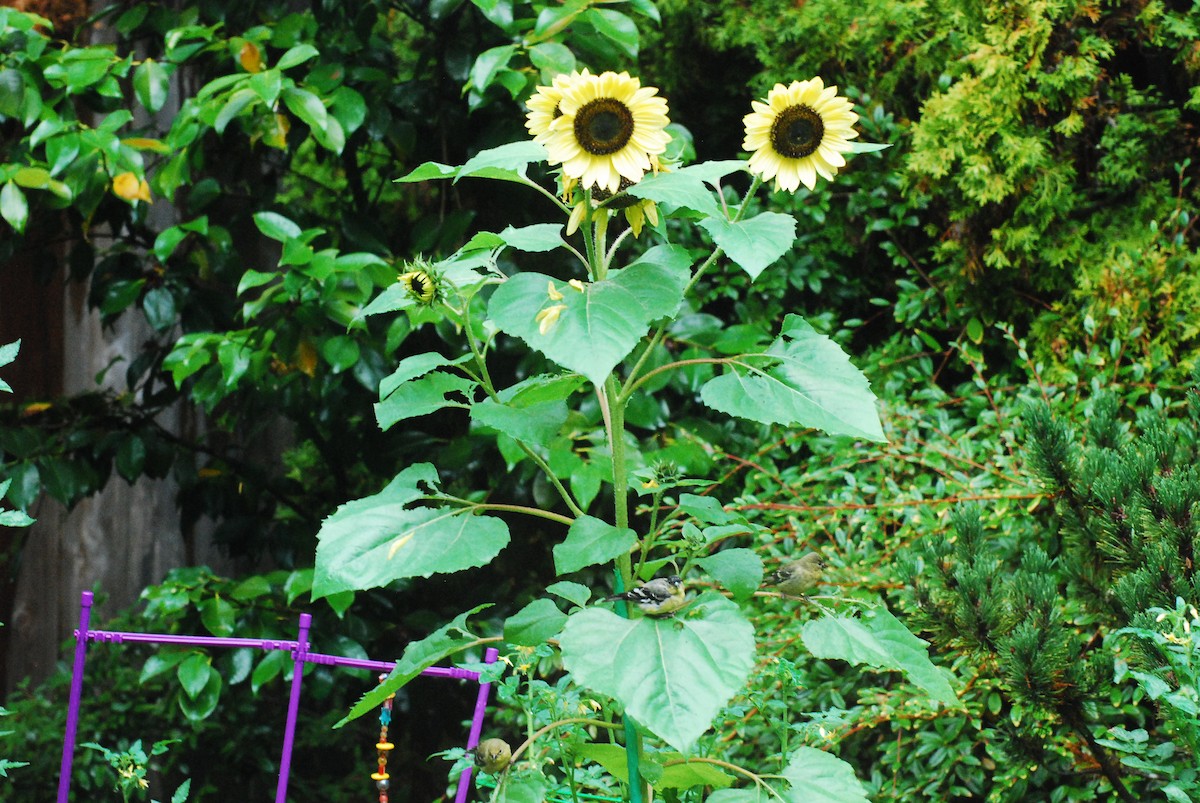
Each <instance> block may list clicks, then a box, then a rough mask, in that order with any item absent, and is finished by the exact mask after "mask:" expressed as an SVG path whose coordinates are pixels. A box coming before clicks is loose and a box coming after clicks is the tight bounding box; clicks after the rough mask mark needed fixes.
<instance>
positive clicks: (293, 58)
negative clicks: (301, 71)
mask: <svg viewBox="0 0 1200 803" xmlns="http://www.w3.org/2000/svg"><path fill="white" fill-rule="evenodd" d="M318 55H320V54H319V52H318V51H317V49H316V48H315V47H313V46H312V45H309V44H302V45H296V46H295V47H292V48H288V50H287V52H285V53H284V54H283V55H282V56H280V57H279V63H278V64H276V65H275V69H277V70H290V69H291V68H292V67H295V66H296V65H298V64H303V63H304V62H306V61H308V60H309V59H314V58H316V57H317V56H318Z"/></svg>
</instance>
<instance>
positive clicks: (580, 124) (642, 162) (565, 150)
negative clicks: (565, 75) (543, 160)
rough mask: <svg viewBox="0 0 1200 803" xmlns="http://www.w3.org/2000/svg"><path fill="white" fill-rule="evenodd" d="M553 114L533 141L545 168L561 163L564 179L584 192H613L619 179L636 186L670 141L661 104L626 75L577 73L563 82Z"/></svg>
mask: <svg viewBox="0 0 1200 803" xmlns="http://www.w3.org/2000/svg"><path fill="white" fill-rule="evenodd" d="M558 110H559V112H560V114H559V116H558V117H554V118H553V119H552V120H551V122H550V128H549V130H548V131H547V132H546V133H545V135H544V136H542V137H541V138H540V139H539V140H538V141H539V142H541V143H542V144H543V145H545V146H546V150H547V151H548V152H549V162H550V164H561V165H562V171H563V175H564V176H566V177H567V178H570V179H576V180H578V181H579V182H580V183H581V184H583V186H585V187H591V186H593V185H594V186H597V187H600V188H601V189H604V190H607V191H609V192H616V191H617V188H618V187H619V186H620V184H621V178H622V177H624V178H626V179H629V180H630V181H637V180H638V179H640V178H641V177H642V176H643V175H645V174H646V172H647V171H649V170H651V169H652V167H653V162H652V161H651V157H652V156H656V155H657V154H660V153H662V152H663V151H665V150H666V149H667V143H669V142H670V140H671V137H670V135H669V134H668V133H667V132H666V130H665V129H666V127H667V123H669V122H670V121H669V120H668V119H667V102H666V100H664V99H663V98H660V97H658V90H657V89H655V88H654V87H651V86H646V87H644V86H642V85H641V82H640V81H638V79H637V78H632V77H630V75H629V73H624V72H622V73H615V72H604V73H601V74H600V75H583V74H580V75H579V76H578V77H577V78H574V79H572V80H570V81H569V82H564V85H563V89H562V98H561V99H560V100H559V103H558ZM541 119H543V118H541V117H539V121H540V120H541Z"/></svg>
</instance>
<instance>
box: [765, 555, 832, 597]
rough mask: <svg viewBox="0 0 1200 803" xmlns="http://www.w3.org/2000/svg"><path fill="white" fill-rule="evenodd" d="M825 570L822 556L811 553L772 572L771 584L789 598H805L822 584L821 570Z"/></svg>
mask: <svg viewBox="0 0 1200 803" xmlns="http://www.w3.org/2000/svg"><path fill="white" fill-rule="evenodd" d="M824 568H825V561H824V560H823V559H822V558H821V556H820V555H818V554H817V553H816V552H809V553H808V554H807V555H805V556H804V557H802V558H800V559H799V560H794V561H791V562H790V563H785V564H784V565H783V566H781V567H780V568H779V569H777V570H776V571H774V572H772V573H771V578H770V580H769V582H770V584H771V585H773V586H778V587H779V590H780V591H782V592H783V593H784V594H787V595H788V596H789V597H803V596H805V595H806V594H808V592H810V591H812V590H814V589H815V588H816V587H817V584H818V583H820V582H821V570H822V569H824Z"/></svg>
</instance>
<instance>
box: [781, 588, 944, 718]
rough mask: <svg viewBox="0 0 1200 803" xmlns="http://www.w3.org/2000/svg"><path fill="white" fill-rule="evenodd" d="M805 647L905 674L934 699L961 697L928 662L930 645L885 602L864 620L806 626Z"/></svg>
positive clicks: (832, 618) (836, 620)
mask: <svg viewBox="0 0 1200 803" xmlns="http://www.w3.org/2000/svg"><path fill="white" fill-rule="evenodd" d="M800 637H801V639H802V640H803V641H804V646H805V647H807V648H808V651H809V652H811V653H812V654H813V655H815V656H816V657H818V658H827V659H828V658H836V659H838V660H841V661H846V662H848V663H851V664H855V665H858V664H866V665H867V666H872V667H875V668H876V669H893V670H897V671H900V672H904V673H905V674H906V675H907V676H908V679H909V681H911V682H912V683H913V684H915V685H916V686H918V687H920V688H921V689H923V690H925V691H926V692H928V693H929V694H930V695H931V696H932V697H933V698H934V699H935V700H937V701H938V702H941V703H945V704H946V705H954V704H955V703H957V702H958V698H957V697H956V696H955V694H954V689H952V688H951V687H950V683H949V681H947V680H946V676H945V675H944V674H943V672H942V671H941V670H940V669H938V668H937V667H936V666H934V664H933V662H932V661H930V660H929V654H928V651H927V648H928V646H929V643H928V642H926V641H923V640H921V639H919V638H917V637H916V636H914V635H913V634H912V633H911V632H909V630H908V628H906V627H905V626H904V625H903V624H902V623H901V622H900V621H899V620H898V619H896V617H894V616H892V614H891V613H890V612H889V611H888V610H887V608H886V607H884V606H883V605H882V603H881V604H880V605H879V606H877V607H876V608H873V609H871V610H869V611H866V612H864V613H863V616H862V618H861V619H854V618H851V617H848V616H824V617H822V618H820V619H813V620H811V621H809V622H807V623H805V625H804V627H803V629H802V630H801V632H800Z"/></svg>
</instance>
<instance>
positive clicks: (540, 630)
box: [504, 599, 567, 647]
mask: <svg viewBox="0 0 1200 803" xmlns="http://www.w3.org/2000/svg"><path fill="white" fill-rule="evenodd" d="M566 621H567V615H566V614H565V613H563V612H562V611H560V610H559V609H558V606H557V605H555V604H554V602H553V600H548V599H535V600H534V601H533V602H531V603H529V604H528V605H526V606H525V607H524V608H522V609H521V610H519V611H517V612H516V613H514V614H513V615H512V616H510V617H508V618H507V619H505V620H504V640H505V641H507V642H508V643H509V644H520V645H523V646H526V647H536V646H538V645H539V644H544V643H545V642H546V641H547V640H549V639H552V638H555V637H557V636H558V634H559V632H560V631H562V626H563V623H564V622H566Z"/></svg>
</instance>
